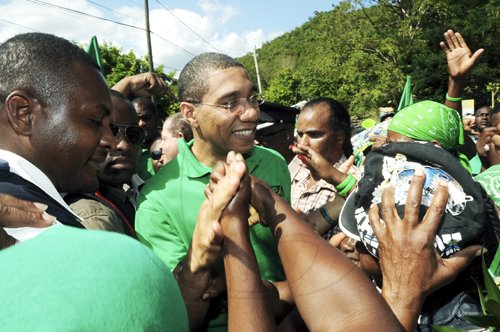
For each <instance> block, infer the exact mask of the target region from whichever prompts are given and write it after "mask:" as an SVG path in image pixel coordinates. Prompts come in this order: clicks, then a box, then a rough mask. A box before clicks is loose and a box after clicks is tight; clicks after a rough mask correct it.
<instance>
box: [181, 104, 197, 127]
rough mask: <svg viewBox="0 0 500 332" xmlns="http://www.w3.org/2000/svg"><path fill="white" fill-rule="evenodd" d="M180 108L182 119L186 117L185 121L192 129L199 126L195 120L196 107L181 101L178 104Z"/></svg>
mask: <svg viewBox="0 0 500 332" xmlns="http://www.w3.org/2000/svg"><path fill="white" fill-rule="evenodd" d="M180 109H181V113H182V115H183V116H184V119H186V121H187V122H189V124H190V125H191V127H192V128H193V129H196V128H198V127H199V125H198V121H197V120H196V107H194V105H193V104H191V103H188V102H185V101H183V102H181V104H180Z"/></svg>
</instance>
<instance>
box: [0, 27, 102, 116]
mask: <svg viewBox="0 0 500 332" xmlns="http://www.w3.org/2000/svg"><path fill="white" fill-rule="evenodd" d="M76 62H79V63H82V64H85V65H89V66H91V67H93V68H96V69H97V70H99V67H98V66H97V65H96V64H95V62H94V61H93V60H92V59H91V58H90V56H89V55H88V54H87V53H85V52H84V51H83V50H82V49H81V48H80V47H78V46H77V45H74V44H72V43H71V42H69V41H68V40H66V39H63V38H60V37H56V36H54V35H51V34H45V33H25V34H20V35H16V36H14V37H12V38H10V39H9V40H7V41H5V42H4V43H3V44H1V45H0V107H2V106H3V103H4V102H5V99H6V98H7V96H8V95H9V94H10V93H11V92H12V91H15V90H24V91H27V92H28V93H30V94H32V95H33V97H35V98H37V99H38V100H39V102H40V103H41V104H42V105H43V106H51V105H58V103H60V102H61V101H62V100H63V99H64V98H66V94H65V92H66V91H68V87H69V86H70V85H71V84H70V83H71V81H72V79H73V78H74V75H75V74H74V69H73V68H72V66H73V65H74V64H75V63H76Z"/></svg>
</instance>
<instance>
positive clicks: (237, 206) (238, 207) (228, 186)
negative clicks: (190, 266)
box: [209, 152, 276, 331]
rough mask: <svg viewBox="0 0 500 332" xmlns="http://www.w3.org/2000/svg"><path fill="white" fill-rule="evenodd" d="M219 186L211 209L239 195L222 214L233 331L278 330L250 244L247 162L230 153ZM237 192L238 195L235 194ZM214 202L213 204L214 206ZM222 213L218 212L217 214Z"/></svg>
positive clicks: (230, 324)
mask: <svg viewBox="0 0 500 332" xmlns="http://www.w3.org/2000/svg"><path fill="white" fill-rule="evenodd" d="M214 172H218V173H219V176H218V177H219V180H218V182H217V184H214V185H212V190H213V191H212V193H211V195H210V198H209V206H219V207H221V206H222V204H217V203H216V202H217V201H220V200H221V199H222V201H223V202H225V201H226V197H227V196H230V195H235V196H234V198H232V200H231V202H230V203H229V205H228V206H227V207H226V208H225V210H224V212H223V213H222V215H221V218H220V223H221V226H222V232H223V235H224V241H223V245H222V248H223V255H224V271H225V275H226V284H227V298H228V330H229V331H274V330H275V328H276V326H275V322H274V316H273V312H272V309H271V306H270V304H269V302H268V301H266V298H265V295H264V286H263V284H262V282H261V280H260V273H259V268H258V265H257V259H256V257H255V253H254V252H253V249H252V245H251V243H250V232H249V226H248V216H249V209H248V207H249V202H250V195H251V191H250V178H249V177H248V175H246V174H245V172H246V165H245V160H244V159H243V157H242V156H241V155H240V154H235V153H234V152H230V153H229V154H228V157H227V164H226V166H225V167H224V166H221V164H219V165H218V166H217V167H216V168H215V169H214ZM235 193H236V194H235ZM210 203H211V204H210ZM216 214H218V213H216Z"/></svg>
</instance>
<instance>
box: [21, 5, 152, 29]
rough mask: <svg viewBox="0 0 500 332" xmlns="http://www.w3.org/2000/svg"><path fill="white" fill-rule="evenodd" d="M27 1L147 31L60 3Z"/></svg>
mask: <svg viewBox="0 0 500 332" xmlns="http://www.w3.org/2000/svg"><path fill="white" fill-rule="evenodd" d="M26 1H29V2H33V3H36V4H39V5H45V6H49V7H54V8H58V9H61V10H64V11H69V12H73V13H77V14H80V15H85V16H89V17H93V18H96V19H98V20H102V21H106V22H111V23H115V24H119V25H123V26H126V27H129V28H132V29H137V30H142V31H146V30H145V29H143V28H141V27H138V26H135V25H131V24H127V23H122V22H118V21H113V20H110V19H108V18H104V17H100V16H96V15H92V14H89V13H85V12H82V11H79V10H76V9H71V8H67V7H63V6H58V5H55V4H53V3H49V2H45V1H40V0H26Z"/></svg>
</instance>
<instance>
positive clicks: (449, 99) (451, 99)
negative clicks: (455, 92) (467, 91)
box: [446, 92, 464, 103]
mask: <svg viewBox="0 0 500 332" xmlns="http://www.w3.org/2000/svg"><path fill="white" fill-rule="evenodd" d="M463 98H464V97H450V96H449V95H448V92H446V100H448V101H452V102H455V103H457V102H459V101H462V99H463Z"/></svg>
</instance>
